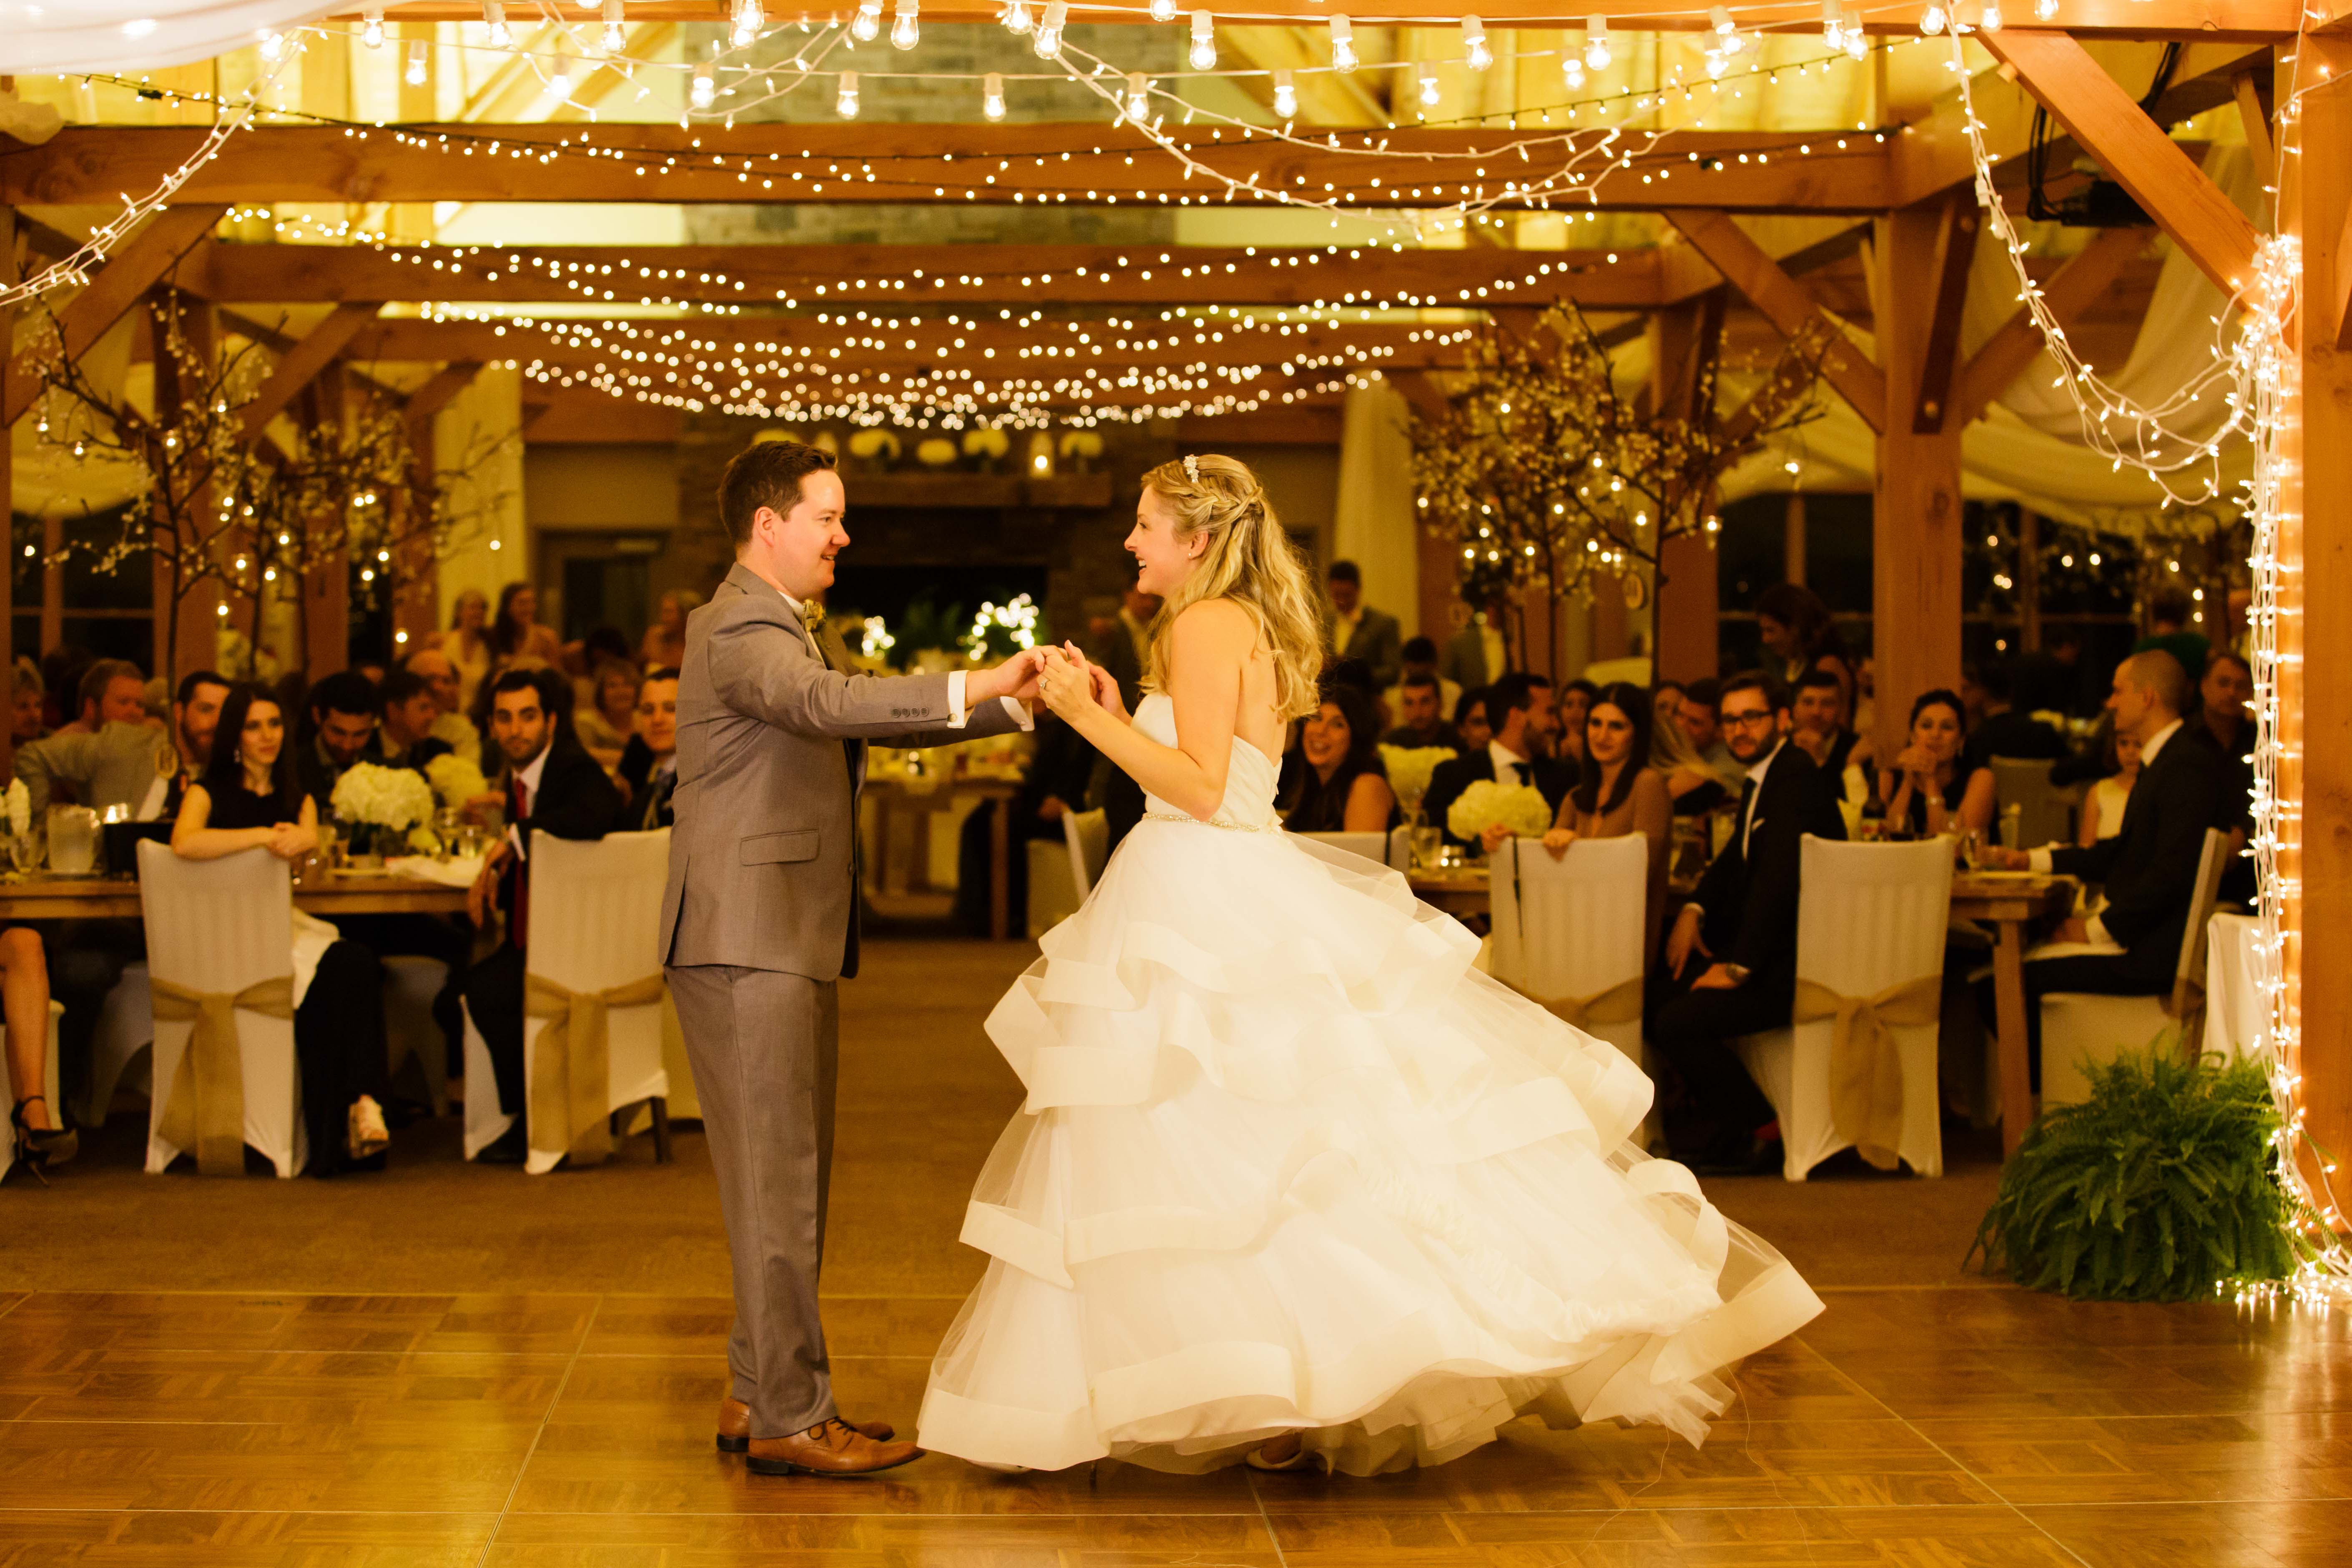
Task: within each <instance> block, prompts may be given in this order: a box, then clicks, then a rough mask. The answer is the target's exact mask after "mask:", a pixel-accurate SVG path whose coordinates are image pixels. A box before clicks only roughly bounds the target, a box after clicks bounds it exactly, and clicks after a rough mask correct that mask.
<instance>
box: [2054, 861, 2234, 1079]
mask: <svg viewBox="0 0 2352 1568" xmlns="http://www.w3.org/2000/svg"><path fill="white" fill-rule="evenodd" d="M2229 863H2230V839H2229V836H2228V835H2227V834H2225V833H2223V832H2221V830H2220V829H2219V828H2210V829H2208V830H2207V831H2206V834H2205V850H2204V853H2203V854H2202V855H2200V857H2198V863H2197V886H2196V889H2195V891H2194V892H2193V893H2192V894H2191V895H2190V899H2189V924H2188V926H2187V928H2186V929H2185V930H2184V931H2182V932H2181V936H2180V957H2179V961H2178V963H2176V964H2175V965H2174V968H2173V994H2172V995H2166V996H2100V995H2095V994H2090V993H2088V992H2079V991H2053V992H2050V993H2048V994H2045V995H2044V996H2043V997H2042V1107H2043V1108H2044V1109H2045V1110H2046V1109H2048V1108H2049V1107H2051V1106H2053V1105H2080V1104H2081V1103H2082V1102H2083V1101H2084V1100H2088V1099H2090V1098H2091V1079H2090V1075H2089V1073H2088V1072H2087V1071H2085V1070H2084V1069H2085V1068H2086V1067H2088V1066H2089V1065H2091V1064H2094V1063H2095V1064H2098V1065H2102V1066H2104V1065H2105V1064H2106V1063H2108V1062H2111V1061H2113V1060H2115V1059H2116V1056H2117V1055H2118V1054H2119V1053H2121V1052H2124V1051H2132V1052H2137V1053H2140V1054H2145V1053H2147V1051H2148V1050H2149V1049H2150V1048H2152V1047H2155V1046H2156V1045H2157V1044H2158V1041H2159V1040H2160V1039H2162V1038H2163V1037H2164V1035H2165V1033H2166V1031H2168V1030H2170V1029H2174V1028H2178V1027H2179V1026H2180V1025H2181V1024H2182V1023H2183V1022H2184V1020H2182V1019H2180V1018H2178V1017H2176V1016H2174V1013H2173V1010H2172V1009H2173V1004H2174V998H2175V996H2180V995H2183V994H2185V993H2184V987H2185V986H2194V985H2200V984H2203V983H2204V980H2205V977H2206V970H2205V941H2206V938H2205V922H2206V921H2208V920H2210V918H2211V917H2212V913H2213V902H2214V899H2215V897H2216V896H2217V895H2218V894H2219V892H2220V890H2221V873H2222V872H2223V871H2225V870H2227V869H2228V868H2229ZM2087 951H2091V950H2089V949H2085V948H2083V947H2080V946H2078V945H2075V944H2065V945H2064V946H2063V947H2062V946H2060V944H2055V943H2053V944H2052V950H2051V952H2050V955H2051V956H2053V957H2054V956H2057V955H2058V953H2059V952H2087ZM2025 958H2026V962H2027V963H2032V962H2033V958H2034V954H2033V953H2031V952H2029V953H2027V954H2026V955H2025ZM2201 1043H2202V1042H2201V1040H2200V1045H2201Z"/></svg>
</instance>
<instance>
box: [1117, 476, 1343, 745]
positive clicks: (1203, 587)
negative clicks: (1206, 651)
mask: <svg viewBox="0 0 2352 1568" xmlns="http://www.w3.org/2000/svg"><path fill="white" fill-rule="evenodd" d="M1143 484H1144V488H1145V489H1150V490H1154V491H1157V492H1158V493H1159V495H1160V499H1162V500H1165V501H1167V502H1168V504H1169V507H1170V509H1171V510H1173V511H1174V512H1175V513H1176V537H1177V538H1178V539H1180V540H1190V539H1192V537H1194V536H1195V535H1197V534H1206V535H1208V540H1209V542H1208V548H1207V549H1205V550H1204V551H1202V553H1201V559H1200V561H1199V562H1198V563H1196V564H1195V565H1194V566H1193V568H1192V574H1191V575H1189V576H1187V577H1186V578H1185V579H1184V582H1183V584H1182V585H1181V586H1180V587H1179V588H1178V589H1177V590H1176V591H1175V592H1174V593H1173V594H1171V595H1169V596H1168V599H1167V602H1166V603H1165V604H1163V605H1161V606H1160V615H1159V616H1158V618H1156V619H1155V620H1154V621H1153V622H1152V623H1151V657H1150V660H1149V662H1148V664H1147V665H1146V668H1145V670H1144V685H1145V686H1146V687H1148V688H1150V689H1152V690H1155V691H1156V690H1160V689H1163V688H1164V687H1165V686H1166V684H1167V679H1168V630H1169V628H1170V627H1171V626H1174V625H1175V624H1176V617H1177V616H1181V615H1182V614H1183V613H1184V612H1185V611H1186V610H1187V609H1189V608H1191V607H1192V605H1197V604H1200V603H1201V602H1202V601H1203V600H1205V599H1231V600H1232V601H1233V602H1234V603H1235V604H1237V605H1241V606H1242V607H1243V608H1244V609H1245V610H1247V611H1248V612H1249V613H1250V616H1251V618H1252V619H1253V620H1255V621H1256V622H1257V624H1258V626H1259V629H1260V631H1261V632H1262V634H1263V635H1264V637H1265V641H1266V644H1267V647H1268V648H1269V650H1270V651H1271V652H1272V654H1273V656H1274V672H1275V688H1274V690H1275V697H1274V701H1275V708H1276V712H1277V716H1278V717H1280V718H1282V719H1285V720H1289V719H1295V718H1297V717H1298V716H1299V715H1301V714H1304V713H1312V712H1314V711H1315V710H1316V706H1317V698H1316V682H1317V679H1318V677H1320V675H1321V674H1322V670H1323V616H1322V609H1321V606H1320V605H1318V603H1317V601H1316V598H1315V590H1314V585H1313V583H1312V580H1311V579H1309V578H1308V576H1307V569H1306V567H1304V566H1303V565H1301V564H1300V563H1299V560H1298V552H1297V550H1296V549H1295V548H1293V547H1292V545H1291V542H1290V536H1289V535H1288V534H1286V533H1285V532H1284V531H1282V524H1281V523H1280V522H1278V521H1276V519H1275V515H1274V503H1273V502H1272V501H1269V500H1266V496H1265V486H1263V485H1261V484H1259V483H1258V480H1257V476H1256V475H1255V474H1253V473H1251V472H1250V470H1249V465H1248V464H1246V463H1244V462H1241V461H1238V460H1237V459H1235V458H1220V457H1213V456H1207V455H1203V456H1200V457H1192V458H1180V459H1179V460H1177V461H1175V462H1172V463H1162V464H1160V466H1159V467H1158V468H1154V469H1152V470H1151V471H1150V472H1149V473H1147V474H1145V475H1144V476H1143Z"/></svg>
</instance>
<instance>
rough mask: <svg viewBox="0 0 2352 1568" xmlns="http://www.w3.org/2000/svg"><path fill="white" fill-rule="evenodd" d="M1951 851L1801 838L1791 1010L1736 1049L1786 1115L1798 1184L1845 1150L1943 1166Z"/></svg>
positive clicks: (1785, 1144)
mask: <svg viewBox="0 0 2352 1568" xmlns="http://www.w3.org/2000/svg"><path fill="white" fill-rule="evenodd" d="M1952 854H1953V847H1952V841H1951V840H1950V839H1948V838H1931V839H1926V840H1923V841H1921V842H1918V843H1915V844H1849V843H1839V842H1837V841H1835V840H1832V839H1826V838H1817V837H1813V836H1812V835H1811V834H1808V835H1806V837H1805V839H1804V843H1803V848H1802V856H1803V858H1802V861H1801V870H1800V873H1799V875H1800V877H1801V882H1800V890H1799V893H1798V899H1797V995H1796V1005H1795V1008H1794V1010H1793V1016H1792V1017H1791V1019H1790V1026H1789V1027H1788V1028H1786V1029H1773V1030H1769V1031H1768V1032H1766V1033H1764V1034H1761V1035H1751V1036H1749V1037H1748V1038H1746V1039H1744V1040H1740V1041H1738V1042H1736V1047H1735V1048H1737V1049H1738V1052H1739V1055H1740V1059H1741V1060H1743V1061H1744V1062H1746V1063H1747V1064H1748V1073H1749V1074H1750V1075H1751V1076H1752V1077H1753V1078H1754V1079H1756V1086H1757V1087H1758V1088H1759V1089H1762V1090H1763V1091H1764V1097H1765V1098H1766V1099H1767V1100H1770V1101H1771V1102H1772V1109H1773V1110H1774V1112H1775V1113H1776V1114H1777V1115H1778V1116H1779V1117H1780V1141H1781V1149H1782V1155H1783V1163H1782V1171H1783V1173H1784V1174H1786V1175H1787V1177H1788V1178H1789V1180H1790V1181H1792V1182H1801V1181H1803V1180H1804V1179H1805V1176H1806V1173H1808V1172H1810V1171H1811V1169H1812V1168H1813V1167H1814V1166H1815V1165H1818V1164H1820V1163H1822V1161H1823V1160H1826V1159H1828V1158H1829V1157H1830V1156H1831V1155H1832V1154H1834V1153H1836V1152H1838V1151H1839V1150H1841V1149H1853V1150H1855V1151H1857V1152H1859V1153H1860V1154H1861V1155H1862V1157H1863V1158H1864V1160H1865V1161H1867V1162H1868V1163H1871V1164H1872V1165H1874V1166H1876V1167H1877V1168H1879V1169H1880V1170H1893V1169H1895V1167H1896V1166H1897V1165H1908V1166H1910V1167H1911V1169H1912V1170H1913V1171H1914V1172H1915V1173H1917V1174H1919V1175H1923V1176H1939V1175H1941V1174H1943V1172H1944V1140H1943V1121H1942V1102H1941V1100H1940V1099H1939V1097H1938V1094H1937V1082H1936V1031H1937V1019H1938V1016H1939V1013H1940V1007H1941V1004H1942V996H1943V974H1944V941H1945V932H1946V930H1947V928H1948V925H1949V924H1950V920H1951V901H1952Z"/></svg>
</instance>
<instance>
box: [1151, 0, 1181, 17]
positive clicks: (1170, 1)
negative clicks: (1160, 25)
mask: <svg viewBox="0 0 2352 1568" xmlns="http://www.w3.org/2000/svg"><path fill="white" fill-rule="evenodd" d="M1151 19H1152V20H1153V21H1155V22H1172V21H1174V20H1175V19H1176V0H1151Z"/></svg>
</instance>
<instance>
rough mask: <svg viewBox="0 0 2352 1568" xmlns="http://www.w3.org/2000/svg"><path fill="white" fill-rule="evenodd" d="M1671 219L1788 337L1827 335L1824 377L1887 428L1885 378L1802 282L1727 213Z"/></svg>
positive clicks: (1862, 412)
mask: <svg viewBox="0 0 2352 1568" xmlns="http://www.w3.org/2000/svg"><path fill="white" fill-rule="evenodd" d="M1666 218H1667V221H1668V222H1670V223H1672V224H1673V225H1674V226H1675V227H1676V228H1678V229H1680V230H1681V231H1682V233H1683V237H1685V238H1686V239H1688V240H1689V241H1690V242H1691V244H1692V245H1694V246H1696V247H1698V251H1699V254H1701V255H1702V256H1705V257H1706V258H1707V260H1708V261H1710V262H1712V263H1713V264H1714V266H1715V268H1716V270H1717V271H1718V272H1721V273H1722V274H1723V276H1724V280H1725V281H1726V282H1727V283H1729V284H1730V285H1731V286H1732V287H1733V288H1735V289H1738V290H1739V292H1740V293H1741V294H1742V295H1744V296H1746V297H1747V299H1748V302H1749V303H1750V304H1752V305H1754V306H1755V307H1756V308H1757V309H1758V310H1761V311H1762V312H1763V313H1764V318H1765V320H1767V321H1770V322H1771V323H1772V326H1773V330H1774V331H1778V332H1779V333H1780V335H1781V336H1782V337H1783V338H1786V339H1789V340H1790V341H1791V342H1793V341H1795V340H1796V339H1797V338H1798V337H1799V336H1800V335H1801V334H1802V333H1804V332H1807V331H1822V332H1824V333H1825V334H1826V335H1827V339H1828V347H1827V348H1826V350H1824V352H1823V353H1822V377H1823V378H1824V379H1826V380H1827V381H1828V382H1829V384H1831V385H1832V386H1833V387H1835V388H1837V390H1838V394H1839V395H1841V396H1843V398H1844V399H1845V400H1846V401H1847V402H1848V403H1850V404H1852V405H1853V410H1854V412H1855V413H1857V414H1859V415H1861V416H1862V417H1863V419H1864V422H1866V423H1867V424H1868V425H1869V426H1870V427H1871V428H1872V429H1873V430H1884V429H1885V427H1886V426H1885V422H1886V418H1887V413H1888V410H1887V406H1886V378H1885V375H1883V374H1881V373H1880V371H1879V368H1878V367H1877V366H1876V365H1874V364H1873V363H1870V361H1869V360H1868V359H1867V358H1865V357H1864V354H1863V353H1862V351H1861V350H1860V349H1859V348H1857V347H1855V346H1854V343H1853V340H1852V339H1850V338H1848V337H1847V336H1846V335H1845V331H1844V329H1843V328H1842V327H1840V326H1839V325H1838V324H1837V322H1836V321H1833V320H1832V319H1831V317H1830V315H1829V313H1828V312H1827V311H1825V310H1822V307H1821V304H1820V302H1819V301H1817V300H1815V299H1814V298H1813V297H1812V295H1811V293H1810V292H1808V291H1807V290H1806V289H1805V286H1804V285H1803V284H1801V283H1800V282H1798V281H1797V280H1796V279H1794V278H1791V277H1790V276H1789V274H1788V273H1787V272H1785V271H1783V270H1781V268H1780V263H1779V262H1777V261H1775V260H1773V259H1772V258H1771V255H1770V254H1769V252H1767V251H1766V250H1765V249H1764V247H1762V246H1760V245H1758V244H1757V243H1756V241H1755V240H1753V239H1751V238H1749V237H1748V232H1747V231H1746V230H1745V229H1743V228H1741V227H1740V226H1738V224H1736V223H1734V222H1732V221H1731V217H1730V215H1728V214H1727V213H1689V212H1675V213H1668V214H1667V215H1666Z"/></svg>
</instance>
